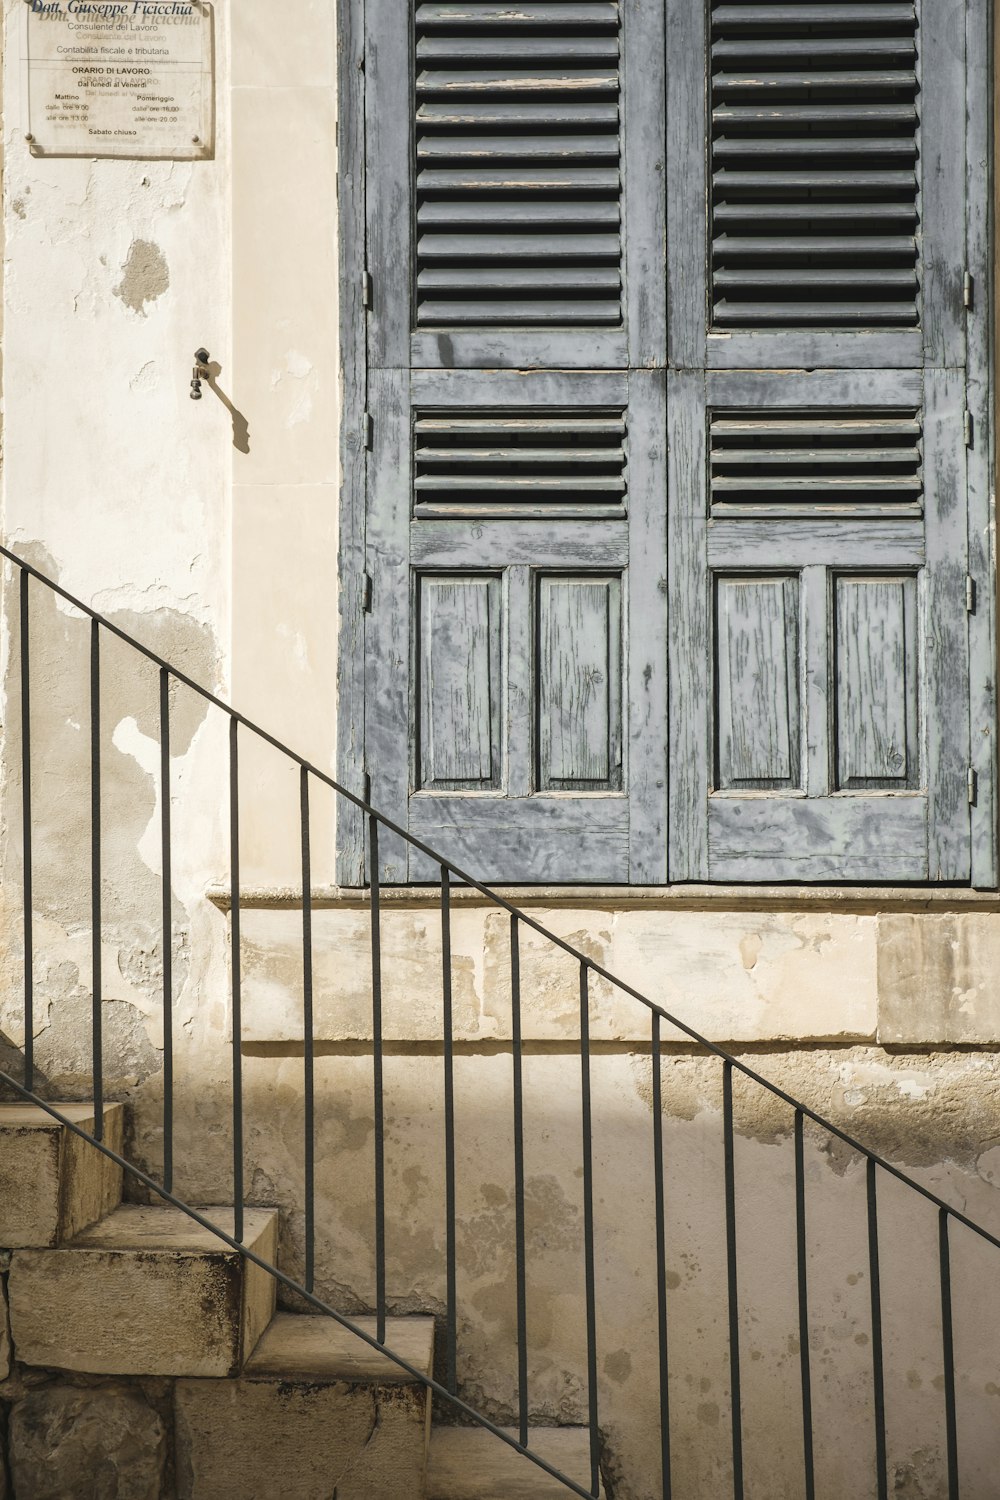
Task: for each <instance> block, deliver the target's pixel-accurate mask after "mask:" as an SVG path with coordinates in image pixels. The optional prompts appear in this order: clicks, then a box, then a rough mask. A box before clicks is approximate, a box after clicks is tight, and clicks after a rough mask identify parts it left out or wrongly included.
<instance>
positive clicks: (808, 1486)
mask: <svg viewBox="0 0 1000 1500" xmlns="http://www.w3.org/2000/svg"><path fill="white" fill-rule="evenodd" d="M803 1123H804V1117H803V1114H802V1111H801V1110H800V1109H797V1110H796V1111H795V1252H796V1265H797V1270H798V1289H799V1377H800V1383H801V1387H802V1461H803V1465H804V1470H805V1500H815V1496H816V1476H815V1471H814V1466H813V1420H812V1370H811V1367H810V1363H809V1282H808V1275H809V1262H808V1255H807V1247H806V1172H805V1151H804V1141H803V1134H802V1127H803Z"/></svg>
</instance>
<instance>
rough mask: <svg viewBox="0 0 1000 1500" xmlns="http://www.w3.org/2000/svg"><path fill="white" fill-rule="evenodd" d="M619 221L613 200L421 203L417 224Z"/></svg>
mask: <svg viewBox="0 0 1000 1500" xmlns="http://www.w3.org/2000/svg"><path fill="white" fill-rule="evenodd" d="M618 222H619V215H618V205H617V203H530V202H528V203H517V202H508V203H463V202H461V201H457V202H449V201H448V200H447V199H445V200H443V201H441V202H439V203H425V204H423V206H422V207H421V209H420V211H419V213H418V214H417V223H418V224H420V225H424V224H433V225H439V224H450V225H459V224H461V225H463V226H464V225H472V224H474V225H477V226H478V225H484V226H490V227H491V228H492V227H495V226H497V225H512V224H513V225H532V226H533V225H536V224H541V225H549V224H563V225H567V224H581V225H586V224H592V223H597V224H614V225H616V226H617V224H618Z"/></svg>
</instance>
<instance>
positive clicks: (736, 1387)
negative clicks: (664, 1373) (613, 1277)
mask: <svg viewBox="0 0 1000 1500" xmlns="http://www.w3.org/2000/svg"><path fill="white" fill-rule="evenodd" d="M722 1124H723V1135H724V1157H725V1177H726V1276H727V1280H728V1284H729V1389H730V1398H729V1399H730V1406H731V1411H732V1430H733V1497H734V1500H743V1410H742V1391H741V1386H740V1303H739V1277H738V1270H737V1260H736V1163H735V1158H734V1152H733V1065H732V1063H731V1062H730V1061H729V1060H728V1059H727V1060H726V1062H725V1063H724V1064H723V1067H722Z"/></svg>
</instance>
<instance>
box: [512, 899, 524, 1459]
mask: <svg viewBox="0 0 1000 1500" xmlns="http://www.w3.org/2000/svg"><path fill="white" fill-rule="evenodd" d="M510 1035H511V1047H512V1050H513V1062H514V1266H515V1275H516V1278H517V1434H518V1442H519V1443H520V1444H521V1446H522V1448H526V1447H527V1445H528V1276H527V1252H526V1247H525V1232H524V1051H523V1038H522V1035H521V946H520V932H519V928H518V921H517V917H516V916H515V915H514V914H513V912H512V913H511V918H510Z"/></svg>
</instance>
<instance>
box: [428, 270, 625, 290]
mask: <svg viewBox="0 0 1000 1500" xmlns="http://www.w3.org/2000/svg"><path fill="white" fill-rule="evenodd" d="M618 280H619V277H618V272H617V271H616V270H613V269H609V270H606V271H605V270H601V269H600V268H598V267H594V266H591V267H585V268H584V269H582V270H576V271H568V270H567V269H566V267H565V266H557V267H555V266H553V267H548V268H547V267H545V266H533V267H532V268H531V269H530V270H524V269H523V268H518V267H517V266H505V267H502V268H501V269H499V270H498V269H494V268H490V269H489V270H470V269H469V268H467V267H466V268H465V269H458V270H455V269H451V270H447V271H442V270H438V269H433V270H424V271H421V272H420V277H419V280H418V286H419V288H420V290H421V292H431V291H439V292H440V291H449V292H458V291H463V292H468V291H471V290H475V291H480V292H482V291H500V292H503V291H506V292H511V291H535V292H551V291H553V290H555V289H560V290H563V291H565V290H566V289H567V288H568V287H576V288H578V289H579V290H580V291H594V290H595V289H597V288H604V289H605V290H607V291H616V290H617V288H618Z"/></svg>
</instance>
